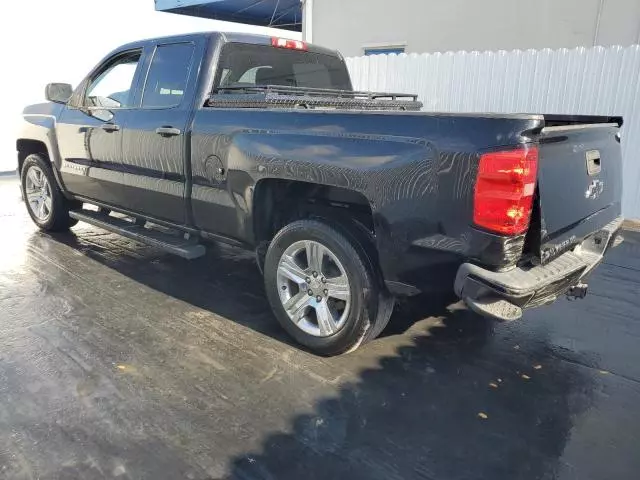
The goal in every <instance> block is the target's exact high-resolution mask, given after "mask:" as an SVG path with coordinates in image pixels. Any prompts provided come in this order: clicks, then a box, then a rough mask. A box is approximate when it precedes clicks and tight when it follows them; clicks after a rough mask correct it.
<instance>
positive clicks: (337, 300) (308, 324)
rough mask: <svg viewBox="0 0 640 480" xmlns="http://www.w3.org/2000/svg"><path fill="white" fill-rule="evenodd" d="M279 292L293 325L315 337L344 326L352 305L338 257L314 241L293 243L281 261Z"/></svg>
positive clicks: (345, 274) (344, 274)
mask: <svg viewBox="0 0 640 480" xmlns="http://www.w3.org/2000/svg"><path fill="white" fill-rule="evenodd" d="M277 281H278V293H279V294H280V301H281V302H282V306H283V307H284V310H285V312H286V313H287V315H288V316H289V319H290V320H291V321H292V322H293V324H294V325H295V326H296V327H298V328H299V329H301V330H302V331H303V332H305V333H308V334H309V335H313V336H314V337H328V336H331V335H333V334H335V333H336V332H338V331H340V329H341V328H342V327H344V325H345V323H346V321H347V318H348V316H349V310H350V308H351V285H350V282H349V277H348V276H347V272H346V270H345V268H344V266H343V265H342V263H341V262H340V260H338V257H337V256H336V255H335V254H334V253H333V252H332V251H331V250H329V248H327V247H326V246H324V245H322V244H321V243H319V242H315V241H313V240H303V241H299V242H296V243H294V244H293V245H291V246H290V247H289V248H287V249H286V250H285V252H284V253H283V254H282V257H281V258H280V261H279V263H278V274H277Z"/></svg>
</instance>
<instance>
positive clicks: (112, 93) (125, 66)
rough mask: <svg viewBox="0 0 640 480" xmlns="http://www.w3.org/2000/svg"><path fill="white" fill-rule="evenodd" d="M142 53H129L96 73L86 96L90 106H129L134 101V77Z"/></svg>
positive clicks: (86, 102)
mask: <svg viewBox="0 0 640 480" xmlns="http://www.w3.org/2000/svg"><path fill="white" fill-rule="evenodd" d="M140 56H141V53H140V52H139V51H137V52H131V53H127V54H125V55H123V56H121V57H119V58H118V59H116V60H115V61H113V62H112V63H111V64H109V65H108V66H107V67H106V68H105V69H104V70H102V71H101V72H100V73H98V75H96V76H95V77H94V78H93V79H91V81H90V82H89V86H88V87H87V93H86V96H85V102H84V103H85V105H86V106H88V107H103V108H127V107H131V106H132V102H133V88H132V87H133V79H134V77H135V75H136V69H137V68H138V63H139V62H140Z"/></svg>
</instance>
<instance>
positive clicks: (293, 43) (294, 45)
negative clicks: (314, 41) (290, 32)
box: [271, 37, 307, 50]
mask: <svg viewBox="0 0 640 480" xmlns="http://www.w3.org/2000/svg"><path fill="white" fill-rule="evenodd" d="M271 46H272V47H278V48H288V49H290V50H307V44H306V43H304V42H301V41H300V40H289V39H287V38H278V37H273V38H272V39H271Z"/></svg>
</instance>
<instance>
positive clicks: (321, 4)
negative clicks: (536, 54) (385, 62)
mask: <svg viewBox="0 0 640 480" xmlns="http://www.w3.org/2000/svg"><path fill="white" fill-rule="evenodd" d="M312 5H313V6H312V41H313V43H316V44H318V45H324V46H326V47H330V48H335V49H338V50H340V51H341V52H342V53H343V55H345V56H358V55H363V54H364V47H369V46H381V45H404V46H405V48H406V52H407V53H412V52H416V53H424V52H443V51H450V50H453V51H457V50H512V49H528V48H535V49H540V48H561V47H567V48H572V47H578V46H593V45H603V46H608V45H623V46H626V45H631V44H634V43H640V0H527V1H525V0H393V1H390V0H313V4H312Z"/></svg>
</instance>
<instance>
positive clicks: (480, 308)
mask: <svg viewBox="0 0 640 480" xmlns="http://www.w3.org/2000/svg"><path fill="white" fill-rule="evenodd" d="M621 226H622V218H617V219H616V220H614V221H613V222H611V223H610V224H608V225H606V226H605V227H604V228H603V229H602V230H600V231H598V232H596V233H594V234H592V235H590V236H589V237H587V238H586V239H585V240H584V241H583V242H582V243H581V244H580V245H578V246H577V247H575V248H574V249H573V250H572V251H569V252H566V253H564V254H562V255H560V256H559V257H557V258H555V259H554V260H552V261H551V262H549V263H547V264H545V265H538V266H529V267H517V268H514V269H513V270H510V271H508V272H493V271H491V270H486V269H484V268H482V267H479V266H477V265H473V264H471V263H464V264H462V265H461V266H460V268H459V269H458V273H457V275H456V281H455V285H454V289H455V292H456V294H457V295H458V296H459V297H460V298H462V299H463V300H464V301H465V303H466V304H467V305H468V306H469V308H471V309H472V310H473V311H475V312H477V313H479V314H481V315H484V316H488V317H493V318H497V319H500V320H516V319H518V318H520V317H521V316H522V310H523V309H525V308H533V307H538V306H540V305H546V304H549V303H552V302H553V301H554V300H556V299H557V298H558V296H560V295H562V294H564V293H566V292H571V293H572V294H573V293H575V295H573V296H575V297H579V298H582V297H584V295H585V294H586V284H583V282H582V280H583V279H584V278H586V277H587V276H588V275H589V273H591V271H592V270H593V269H594V268H595V267H596V266H597V265H598V264H599V263H600V262H601V261H602V259H603V257H604V255H605V253H606V252H607V251H608V250H609V248H612V247H614V246H616V245H618V244H619V243H620V242H619V236H620V235H619V230H620V228H621ZM578 294H579V295H578Z"/></svg>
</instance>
